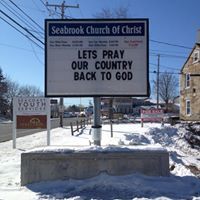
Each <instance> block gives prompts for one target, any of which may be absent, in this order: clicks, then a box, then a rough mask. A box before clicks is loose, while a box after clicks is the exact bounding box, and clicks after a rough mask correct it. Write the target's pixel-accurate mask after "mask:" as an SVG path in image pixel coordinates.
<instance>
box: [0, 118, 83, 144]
mask: <svg viewBox="0 0 200 200" xmlns="http://www.w3.org/2000/svg"><path fill="white" fill-rule="evenodd" d="M78 120H79V121H80V120H82V118H79V119H78ZM74 121H77V118H63V125H64V126H70V123H71V122H74ZM59 126H60V121H59V118H53V119H51V129H53V128H57V127H59ZM42 130H44V129H17V137H23V136H26V135H31V134H33V133H37V132H39V131H42ZM11 139H12V122H5V123H4V122H3V123H0V142H5V141H8V140H11Z"/></svg>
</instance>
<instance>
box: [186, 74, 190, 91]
mask: <svg viewBox="0 0 200 200" xmlns="http://www.w3.org/2000/svg"><path fill="white" fill-rule="evenodd" d="M185 87H186V88H187V87H190V74H186V75H185Z"/></svg>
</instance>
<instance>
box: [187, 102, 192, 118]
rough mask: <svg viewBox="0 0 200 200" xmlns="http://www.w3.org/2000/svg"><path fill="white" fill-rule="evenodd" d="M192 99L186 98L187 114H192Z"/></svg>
mask: <svg viewBox="0 0 200 200" xmlns="http://www.w3.org/2000/svg"><path fill="white" fill-rule="evenodd" d="M190 106H191V105H190V100H186V115H191V107H190Z"/></svg>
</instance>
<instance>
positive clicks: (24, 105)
mask: <svg viewBox="0 0 200 200" xmlns="http://www.w3.org/2000/svg"><path fill="white" fill-rule="evenodd" d="M17 129H47V145H50V129H51V127H50V100H49V99H47V98H44V97H14V98H13V134H12V135H13V136H12V137H13V148H16V133H17Z"/></svg>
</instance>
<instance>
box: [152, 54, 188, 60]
mask: <svg viewBox="0 0 200 200" xmlns="http://www.w3.org/2000/svg"><path fill="white" fill-rule="evenodd" d="M150 55H151V56H156V57H157V55H158V54H156V53H150ZM159 55H160V56H161V57H171V58H180V59H187V58H188V57H186V56H180V55H175V54H174V55H173V54H164V53H161V54H159Z"/></svg>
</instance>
